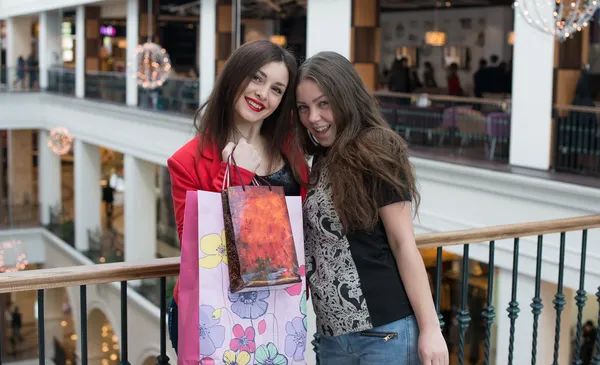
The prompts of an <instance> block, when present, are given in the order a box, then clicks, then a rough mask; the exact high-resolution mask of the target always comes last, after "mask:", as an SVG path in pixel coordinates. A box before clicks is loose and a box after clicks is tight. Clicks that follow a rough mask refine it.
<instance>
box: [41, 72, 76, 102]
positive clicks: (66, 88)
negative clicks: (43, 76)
mask: <svg viewBox="0 0 600 365" xmlns="http://www.w3.org/2000/svg"><path fill="white" fill-rule="evenodd" d="M47 91H50V92H54V93H58V94H64V95H71V96H74V95H75V70H74V69H72V68H65V67H53V68H51V69H50V70H48V88H47Z"/></svg>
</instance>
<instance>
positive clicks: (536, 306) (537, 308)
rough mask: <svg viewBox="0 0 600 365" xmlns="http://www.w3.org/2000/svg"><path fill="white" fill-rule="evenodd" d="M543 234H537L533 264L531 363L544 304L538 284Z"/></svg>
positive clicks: (535, 348)
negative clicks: (535, 256)
mask: <svg viewBox="0 0 600 365" xmlns="http://www.w3.org/2000/svg"><path fill="white" fill-rule="evenodd" d="M543 241H544V236H542V235H539V236H538V241H537V258H536V266H535V296H534V297H533V300H532V302H531V312H532V313H533V342H532V345H531V365H535V364H536V362H537V339H538V321H539V317H540V314H542V309H543V308H544V305H543V304H542V298H541V297H540V285H541V280H542V245H543Z"/></svg>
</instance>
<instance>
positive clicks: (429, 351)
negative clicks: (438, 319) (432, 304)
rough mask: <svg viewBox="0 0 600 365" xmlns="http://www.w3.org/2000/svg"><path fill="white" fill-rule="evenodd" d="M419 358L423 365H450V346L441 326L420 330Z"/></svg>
mask: <svg viewBox="0 0 600 365" xmlns="http://www.w3.org/2000/svg"><path fill="white" fill-rule="evenodd" d="M419 357H420V358H421V362H422V363H423V365H448V364H449V363H450V356H449V355H448V345H446V341H445V340H444V336H443V335H442V331H441V330H440V327H439V326H432V327H428V328H423V329H422V330H421V329H420V333H419Z"/></svg>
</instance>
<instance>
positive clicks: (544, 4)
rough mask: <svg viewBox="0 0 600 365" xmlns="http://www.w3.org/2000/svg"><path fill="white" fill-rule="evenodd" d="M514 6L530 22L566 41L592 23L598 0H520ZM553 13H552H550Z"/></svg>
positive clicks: (599, 5)
mask: <svg viewBox="0 0 600 365" xmlns="http://www.w3.org/2000/svg"><path fill="white" fill-rule="evenodd" d="M513 7H514V8H517V9H519V13H520V14H521V16H523V18H524V19H525V20H527V22H528V23H529V24H532V25H534V26H535V27H536V28H538V29H539V30H541V31H543V32H545V33H548V34H552V35H553V36H554V37H555V38H556V39H558V40H559V41H561V42H562V41H564V40H566V39H568V38H570V37H572V36H573V34H575V33H576V32H579V31H581V30H582V29H583V28H585V27H587V26H588V25H589V23H590V19H591V18H592V17H593V16H594V14H595V13H596V11H597V10H598V8H599V7H600V2H599V1H598V0H518V1H515V2H514V3H513ZM550 14H552V15H550Z"/></svg>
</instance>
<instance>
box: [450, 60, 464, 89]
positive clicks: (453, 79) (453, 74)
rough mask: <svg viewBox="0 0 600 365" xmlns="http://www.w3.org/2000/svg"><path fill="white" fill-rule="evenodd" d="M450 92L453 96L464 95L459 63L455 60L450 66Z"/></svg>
mask: <svg viewBox="0 0 600 365" xmlns="http://www.w3.org/2000/svg"><path fill="white" fill-rule="evenodd" d="M448 94H449V95H453V96H462V94H463V90H462V87H461V86H460V79H459V78H458V64H456V63H455V62H453V63H452V64H450V67H448Z"/></svg>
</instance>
